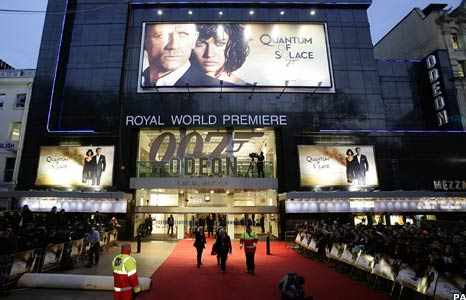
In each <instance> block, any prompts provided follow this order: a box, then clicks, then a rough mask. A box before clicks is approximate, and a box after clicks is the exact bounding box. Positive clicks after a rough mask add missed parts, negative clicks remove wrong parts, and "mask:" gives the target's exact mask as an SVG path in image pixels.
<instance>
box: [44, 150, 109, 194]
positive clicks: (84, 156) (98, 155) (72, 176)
mask: <svg viewBox="0 0 466 300" xmlns="http://www.w3.org/2000/svg"><path fill="white" fill-rule="evenodd" d="M113 159H114V147H113V146H97V147H96V146H43V147H41V149H40V156H39V167H38V170H37V178H36V185H37V186H52V187H66V188H69V187H79V188H88V189H101V188H105V187H109V186H112V184H113Z"/></svg>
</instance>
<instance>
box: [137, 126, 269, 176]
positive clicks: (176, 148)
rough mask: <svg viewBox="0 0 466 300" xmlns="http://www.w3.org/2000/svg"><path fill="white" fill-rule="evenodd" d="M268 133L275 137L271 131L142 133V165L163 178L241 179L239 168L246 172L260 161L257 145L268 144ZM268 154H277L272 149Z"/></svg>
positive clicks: (148, 131) (172, 131) (259, 149)
mask: <svg viewBox="0 0 466 300" xmlns="http://www.w3.org/2000/svg"><path fill="white" fill-rule="evenodd" d="M266 132H268V133H267V134H268V135H270V134H271V133H273V131H271V130H270V131H266V130H262V131H255V130H249V131H248V130H244V131H227V130H212V131H209V130H207V131H201V130H199V131H195V130H194V131H182V130H180V131H178V130H167V131H162V132H155V133H154V131H151V130H143V131H142V132H141V136H140V158H139V161H140V165H141V166H142V167H147V168H152V170H153V169H154V168H155V169H158V170H159V171H160V175H161V176H169V177H171V176H202V177H204V176H219V177H220V176H238V175H239V174H238V171H239V168H240V166H245V167H246V168H245V169H247V168H248V164H249V163H250V162H251V161H254V159H257V156H258V153H257V152H259V153H260V152H261V151H262V149H261V148H260V147H259V148H258V147H257V145H261V144H262V145H263V144H266V142H264V141H265V140H266V135H267V134H266ZM141 144H142V145H141ZM270 147H272V146H270ZM269 149H271V148H269ZM269 151H271V152H270V153H274V150H273V149H271V150H269ZM141 153H144V154H141ZM141 156H144V157H141ZM243 169H244V168H243ZM151 172H152V171H151Z"/></svg>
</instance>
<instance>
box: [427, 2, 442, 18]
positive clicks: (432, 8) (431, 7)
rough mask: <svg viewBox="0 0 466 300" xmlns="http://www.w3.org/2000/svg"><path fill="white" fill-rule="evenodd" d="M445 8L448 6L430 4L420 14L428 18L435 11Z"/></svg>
mask: <svg viewBox="0 0 466 300" xmlns="http://www.w3.org/2000/svg"><path fill="white" fill-rule="evenodd" d="M447 6H448V5H447V4H438V3H432V4H429V5H427V6H426V8H424V9H423V10H422V12H423V13H424V15H426V16H428V15H429V14H430V13H431V12H433V11H437V10H443V9H444V8H445V7H447Z"/></svg>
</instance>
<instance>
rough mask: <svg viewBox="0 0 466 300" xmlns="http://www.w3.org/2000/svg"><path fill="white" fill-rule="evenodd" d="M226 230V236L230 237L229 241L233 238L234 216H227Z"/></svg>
mask: <svg viewBox="0 0 466 300" xmlns="http://www.w3.org/2000/svg"><path fill="white" fill-rule="evenodd" d="M227 228H228V229H227V230H228V235H230V238H231V239H234V238H235V216H234V215H232V214H228V215H227Z"/></svg>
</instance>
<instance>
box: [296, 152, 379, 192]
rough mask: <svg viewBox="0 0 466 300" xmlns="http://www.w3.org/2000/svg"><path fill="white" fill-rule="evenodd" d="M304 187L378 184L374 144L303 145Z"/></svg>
mask: <svg viewBox="0 0 466 300" xmlns="http://www.w3.org/2000/svg"><path fill="white" fill-rule="evenodd" d="M298 155H299V171H300V175H301V176H300V177H301V186H304V187H348V188H350V187H375V186H377V185H378V179H377V169H376V165H375V158H374V148H373V147H372V146H354V145H350V146H311V145H299V146H298Z"/></svg>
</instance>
